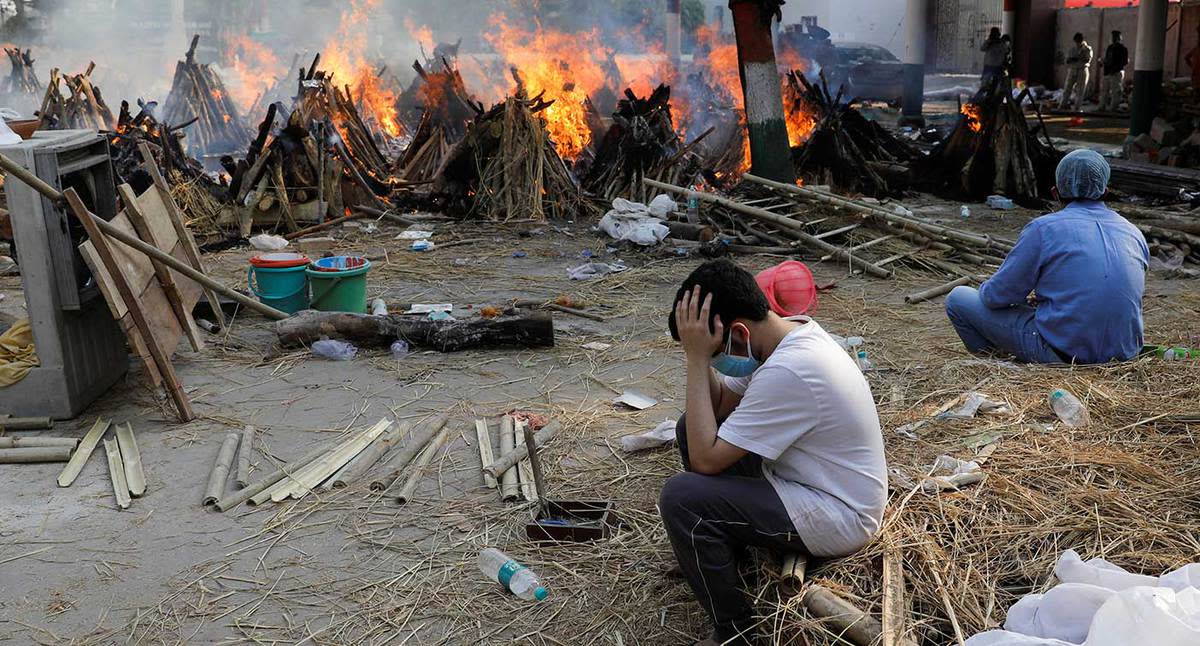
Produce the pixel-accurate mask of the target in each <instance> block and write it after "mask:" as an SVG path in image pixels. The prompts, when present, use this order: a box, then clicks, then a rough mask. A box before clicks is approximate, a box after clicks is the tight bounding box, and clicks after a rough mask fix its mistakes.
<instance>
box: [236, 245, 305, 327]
mask: <svg viewBox="0 0 1200 646" xmlns="http://www.w3.org/2000/svg"><path fill="white" fill-rule="evenodd" d="M307 266H308V258H307V257H306V256H303V255H301V254H297V253H269V254H264V255H261V256H255V257H253V258H251V259H250V267H249V268H248V269H247V270H246V284H247V285H248V286H249V287H250V291H251V292H253V293H254V295H255V296H257V297H258V300H259V301H261V302H262V303H263V304H264V305H270V306H271V307H274V308H275V309H277V310H280V311H283V312H287V313H288V314H295V313H296V312H299V311H301V310H306V309H308V274H307V273H306V271H305V270H306V268H307Z"/></svg>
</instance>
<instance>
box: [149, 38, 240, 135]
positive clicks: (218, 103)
mask: <svg viewBox="0 0 1200 646" xmlns="http://www.w3.org/2000/svg"><path fill="white" fill-rule="evenodd" d="M199 42H200V36H194V37H193V38H192V44H191V47H189V48H188V51H187V54H186V55H185V56H184V59H183V60H181V61H179V62H178V63H177V64H176V66H175V79H174V80H173V81H172V82H171V92H170V94H168V95H167V100H166V103H164V104H163V119H164V120H165V121H166V122H167V123H177V124H189V125H191V124H194V125H192V127H191V128H189V129H188V149H189V150H190V151H191V152H192V153H193V154H200V153H202V152H204V153H209V154H218V153H232V152H234V151H237V150H239V149H241V148H243V147H244V146H245V145H246V142H247V141H249V139H250V131H249V130H248V129H247V128H246V125H245V124H244V123H243V122H242V117H241V115H239V114H238V111H237V108H236V107H234V104H233V100H232V99H231V98H230V96H229V92H228V91H227V90H226V89H225V84H224V83H223V82H222V81H221V78H220V77H219V76H217V74H216V73H215V72H214V71H213V70H212V68H211V67H210V66H209V65H205V64H201V63H197V62H196V45H197V44H199ZM180 127H182V125H181V126H180Z"/></svg>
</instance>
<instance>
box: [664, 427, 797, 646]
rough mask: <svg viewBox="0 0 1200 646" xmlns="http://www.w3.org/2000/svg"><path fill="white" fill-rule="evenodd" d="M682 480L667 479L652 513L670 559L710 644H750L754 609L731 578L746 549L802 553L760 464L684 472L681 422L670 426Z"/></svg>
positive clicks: (751, 461)
mask: <svg viewBox="0 0 1200 646" xmlns="http://www.w3.org/2000/svg"><path fill="white" fill-rule="evenodd" d="M675 434H676V439H677V440H678V442H679V453H680V457H681V458H682V459H683V468H684V473H678V474H676V475H674V476H671V478H670V479H668V480H667V482H666V484H664V485H663V489H662V495H661V496H660V497H659V503H658V507H659V512H660V513H661V514H662V518H663V524H664V525H665V526H666V528H667V536H668V537H669V538H670V539H671V547H672V549H674V551H675V559H676V560H677V561H678V562H679V567H680V569H681V570H682V571H683V575H684V577H685V578H686V579H687V582H688V585H690V586H691V588H692V592H693V593H694V594H695V595H696V600H697V601H699V602H700V605H701V606H703V607H704V610H705V611H706V612H708V616H709V618H710V619H711V620H712V622H713V626H714V629H715V630H714V635H713V637H714V638H715V639H716V640H717V641H722V642H723V641H726V640H734V643H738V642H739V641H743V642H750V641H752V637H751V636H752V635H753V630H754V624H755V621H754V609H753V608H752V607H751V606H750V602H749V600H748V599H747V597H746V595H745V593H744V592H742V588H741V586H742V581H741V577H740V575H739V574H738V564H737V560H738V556H739V555H741V554H742V553H744V552H745V550H746V548H748V547H763V548H768V549H771V550H774V551H777V552H787V553H794V552H802V553H806V554H807V553H808V550H807V548H805V547H804V543H803V541H801V540H800V536H799V535H797V534H796V528H795V526H794V525H793V524H792V519H791V517H790V516H789V515H788V512H787V509H786V508H785V507H784V506H783V501H781V500H780V499H779V495H778V494H777V493H775V488H774V487H772V486H771V483H770V482H767V480H766V479H765V478H764V477H763V475H762V459H761V458H760V457H759V456H757V455H754V454H749V455H747V456H746V457H744V458H742V459H741V460H740V461H738V462H737V463H736V464H734V465H733V466H731V467H730V468H729V469H727V470H726V471H725V472H724V473H722V474H721V475H717V476H706V475H701V474H699V473H692V472H691V466H690V463H689V461H688V449H687V420H686V419H685V418H683V417H681V418H679V423H678V425H677V426H676V427H675Z"/></svg>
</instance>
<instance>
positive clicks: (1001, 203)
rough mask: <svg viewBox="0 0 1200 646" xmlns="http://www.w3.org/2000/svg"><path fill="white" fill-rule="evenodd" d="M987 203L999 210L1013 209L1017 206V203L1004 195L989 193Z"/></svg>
mask: <svg viewBox="0 0 1200 646" xmlns="http://www.w3.org/2000/svg"><path fill="white" fill-rule="evenodd" d="M987 205H988V206H989V207H990V208H993V209H996V210H998V211H1011V210H1013V209H1014V208H1016V204H1013V201H1012V200H1010V199H1008V198H1007V197H1004V196H1003V195H989V196H988V199H987Z"/></svg>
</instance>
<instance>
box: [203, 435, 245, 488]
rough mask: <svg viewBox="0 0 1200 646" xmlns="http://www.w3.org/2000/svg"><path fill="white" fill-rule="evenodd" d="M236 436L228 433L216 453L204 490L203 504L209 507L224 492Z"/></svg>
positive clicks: (235, 448) (236, 441)
mask: <svg viewBox="0 0 1200 646" xmlns="http://www.w3.org/2000/svg"><path fill="white" fill-rule="evenodd" d="M237 446H238V434H237V433H229V434H228V435H226V436H225V441H224V442H222V443H221V449H220V450H219V451H217V459H216V461H215V462H213V466H212V471H210V472H209V474H208V486H207V487H206V488H205V489H204V504H205V505H211V504H213V503H214V502H216V501H217V500H218V499H220V498H221V494H223V493H224V492H225V481H226V480H227V479H228V478H229V467H230V466H231V465H233V456H234V453H235V452H236V451H237Z"/></svg>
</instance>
